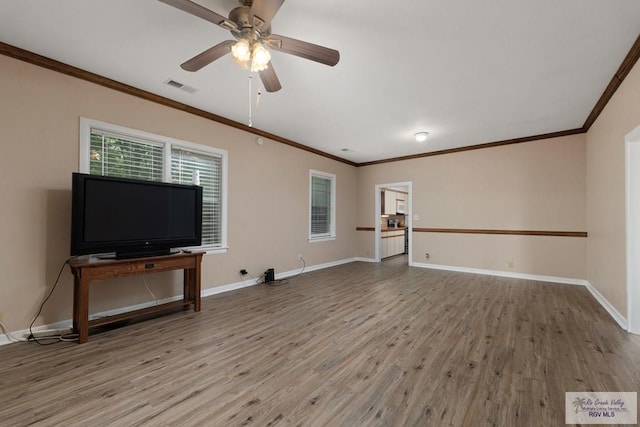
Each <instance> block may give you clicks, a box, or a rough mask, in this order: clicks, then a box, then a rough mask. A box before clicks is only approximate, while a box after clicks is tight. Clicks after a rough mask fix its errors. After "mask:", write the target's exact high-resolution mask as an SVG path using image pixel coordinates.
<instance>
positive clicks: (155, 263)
mask: <svg viewBox="0 0 640 427" xmlns="http://www.w3.org/2000/svg"><path fill="white" fill-rule="evenodd" d="M202 255H204V252H191V253H178V254H174V255H163V256H154V257H144V258H131V259H114V260H100V259H77V258H76V259H73V260H71V261H69V266H70V267H71V272H72V273H73V332H75V333H77V334H78V342H79V343H80V344H82V343H85V342H87V341H88V340H89V328H92V327H97V326H104V325H108V324H111V323H116V322H120V321H122V320H126V319H132V318H135V317H139V316H143V315H147V314H152V313H157V312H161V311H167V310H171V309H176V308H180V307H182V308H183V309H186V308H189V306H191V305H192V304H193V311H195V312H198V311H200V264H201V262H202ZM169 270H184V293H183V298H182V299H181V300H178V301H172V302H168V303H164V304H159V305H154V306H151V307H146V308H141V309H139V310H133V311H129V312H126V313H121V314H117V315H114V316H106V317H101V318H99V319H93V320H89V287H90V286H91V283H92V282H94V281H98V280H106V279H114V278H117V277H127V276H134V275H138V274H145V273H156V272H159V271H169Z"/></svg>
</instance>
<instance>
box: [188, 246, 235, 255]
mask: <svg viewBox="0 0 640 427" xmlns="http://www.w3.org/2000/svg"><path fill="white" fill-rule="evenodd" d="M185 249H187V250H190V251H193V252H204V254H205V255H211V254H226V253H227V250H229V248H228V247H224V248H220V247H217V246H215V247H212V246H192V247H190V248H185Z"/></svg>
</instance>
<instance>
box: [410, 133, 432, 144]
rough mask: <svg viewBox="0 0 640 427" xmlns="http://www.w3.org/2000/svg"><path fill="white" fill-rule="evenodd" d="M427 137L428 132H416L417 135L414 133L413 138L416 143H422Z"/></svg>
mask: <svg viewBox="0 0 640 427" xmlns="http://www.w3.org/2000/svg"><path fill="white" fill-rule="evenodd" d="M428 135H429V132H418V133H414V134H413V137H414V138H415V139H416V141H418V142H424V141H426V140H427V136H428Z"/></svg>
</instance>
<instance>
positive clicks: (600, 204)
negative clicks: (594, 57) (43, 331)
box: [0, 56, 640, 330]
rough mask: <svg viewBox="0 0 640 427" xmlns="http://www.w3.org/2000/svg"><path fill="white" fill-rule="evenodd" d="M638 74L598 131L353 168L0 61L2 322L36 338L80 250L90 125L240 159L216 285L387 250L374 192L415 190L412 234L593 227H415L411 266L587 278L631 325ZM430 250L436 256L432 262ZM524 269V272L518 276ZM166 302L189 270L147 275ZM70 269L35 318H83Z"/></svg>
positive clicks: (115, 293) (101, 295)
mask: <svg viewBox="0 0 640 427" xmlns="http://www.w3.org/2000/svg"><path fill="white" fill-rule="evenodd" d="M639 67H640V66H638V65H636V66H635V68H634V69H633V70H632V72H631V73H630V75H629V76H628V77H627V78H626V80H625V81H624V83H623V84H622V86H621V88H620V89H619V90H618V92H617V93H616V94H615V96H614V97H613V99H612V100H611V101H610V103H609V104H608V105H607V107H606V109H605V110H604V112H603V113H602V115H601V116H600V118H599V119H598V120H597V121H596V123H595V124H594V126H593V127H592V128H591V130H590V131H589V132H588V134H586V135H575V136H570V137H563V138H554V139H549V140H543V141H535V142H530V143H523V144H517V145H510V146H504V147H496V148H491V149H485V150H474V151H468V152H462V153H456V154H448V155H442V156H434V157H426V158H422V159H414V160H407V161H402V162H394V163H386V164H381V165H373V166H367V167H361V168H354V167H351V166H348V165H345V164H342V163H339V162H335V161H332V160H329V159H326V158H323V157H320V156H316V155H313V154H311V153H307V152H304V151H301V150H297V149H293V148H291V147H288V146H284V145H282V144H279V143H275V142H272V141H268V140H267V141H266V142H265V144H264V145H263V146H258V145H257V144H255V142H254V141H255V136H254V135H252V134H249V133H247V132H244V131H241V130H238V129H234V128H230V127H227V126H224V125H221V124H218V123H215V122H211V121H208V120H205V119H202V118H199V117H196V116H192V115H189V114H186V113H183V112H179V111H176V110H173V109H170V108H167V107H163V106H160V105H157V104H154V103H150V102H148V101H144V100H141V99H138V98H135V97H131V96H128V95H125V94H122V93H119V92H116V91H112V90H109V89H106V88H103V87H100V86H96V85H93V84H91V83H88V82H84V81H81V80H77V79H74V78H71V77H68V76H64V75H61V74H58V73H55V72H52V71H48V70H45V69H43V68H39V67H36V66H32V65H29V64H26V63H23V62H20V61H16V60H13V59H10V58H7V57H3V56H0V69H2V74H3V79H2V81H1V82H0V94H1V95H2V99H3V102H2V103H0V135H1V137H2V140H1V142H0V147H2V149H1V152H0V153H1V154H2V155H1V156H0V182H1V184H0V197H1V198H2V200H3V204H2V207H1V208H0V235H1V236H2V243H3V244H2V246H1V247H0V255H1V256H0V260H1V261H0V271H1V272H2V283H1V284H0V312H1V313H2V315H3V317H4V318H3V321H4V323H5V324H7V326H8V327H9V329H10V330H19V329H23V328H26V327H27V326H28V322H29V321H30V319H31V317H32V316H33V314H34V313H35V311H36V309H37V307H38V305H39V303H40V302H41V300H42V298H43V296H44V294H45V292H46V291H47V289H48V288H49V286H50V285H51V284H52V283H53V282H54V280H55V278H56V275H57V273H58V269H59V268H60V265H61V263H62V262H63V261H64V260H65V259H66V258H67V257H68V252H69V219H70V201H71V200H70V199H71V194H70V178H71V172H72V171H76V170H78V148H79V147H78V144H79V142H78V134H79V128H78V126H79V117H81V116H84V117H88V118H93V119H96V120H101V121H106V122H110V123H114V124H117V125H121V126H126V127H131V128H135V129H139V130H143V131H146V132H151V133H156V134H160V135H166V136H169V137H173V138H177V139H182V140H186V141H191V142H194V143H199V144H206V145H211V146H215V147H219V148H223V149H226V150H228V151H229V228H228V235H229V251H228V253H226V254H220V255H208V256H206V257H205V261H204V271H203V287H204V288H205V289H207V288H213V287H216V286H220V285H224V284H229V283H234V282H238V281H239V280H240V277H239V275H238V271H239V269H241V268H247V269H248V270H249V271H250V272H252V274H254V275H259V274H261V273H262V272H263V271H264V270H265V269H266V268H268V267H274V268H275V269H276V271H277V272H283V271H290V270H294V269H296V268H297V267H299V262H298V260H297V254H298V253H302V254H303V255H304V257H305V259H306V261H307V264H308V265H318V264H323V263H328V262H332V261H337V260H342V259H348V258H351V257H354V256H361V257H366V258H370V257H373V256H374V233H373V232H370V231H355V227H356V226H365V227H373V226H374V225H375V221H376V220H377V218H376V215H375V209H374V189H375V185H376V184H384V183H394V182H406V181H411V182H413V197H414V198H413V213H414V214H418V215H419V216H420V220H419V221H417V222H415V223H414V227H425V228H428V227H438V228H440V227H441V228H474V229H483V228H484V229H524V230H550V231H588V233H589V238H587V239H584V238H569V237H539V236H499V235H498V236H496V235H468V234H440V233H414V244H413V252H414V258H413V261H414V262H421V263H426V262H429V263H432V264H441V265H448V266H457V267H468V268H480V269H488V270H501V271H513V272H514V273H525V274H537V275H547V276H556V277H567V278H586V279H587V280H589V282H590V283H591V284H592V285H593V286H594V287H596V289H598V290H599V291H600V292H601V293H602V295H604V297H605V298H607V299H608V300H609V302H611V303H612V304H613V306H614V307H615V308H616V309H617V310H618V311H619V312H620V313H621V314H623V315H626V284H625V280H626V275H625V267H626V265H625V223H624V219H625V216H624V212H625V209H624V207H625V200H624V137H625V135H626V134H627V133H629V132H630V131H631V130H633V129H634V128H635V127H636V126H638V125H639V124H640V68H639ZM310 168H312V169H317V170H322V171H326V172H331V173H334V174H336V175H337V181H338V186H337V189H338V190H337V192H338V203H337V206H338V214H337V218H338V219H337V225H338V239H337V240H335V241H331V242H322V243H308V242H307V211H308V206H307V205H308V189H307V186H308V171H309V169H310ZM425 252H429V253H430V256H431V257H430V259H429V260H426V259H425V258H424V253H425ZM510 265H512V267H510ZM146 281H147V284H148V286H149V287H150V288H151V289H152V290H153V292H154V293H155V294H156V296H157V297H158V298H166V297H169V296H172V295H175V294H177V293H178V292H179V286H178V284H177V283H178V282H179V281H180V278H179V275H178V274H176V273H173V274H172V273H166V274H158V275H149V276H148V277H147V278H146ZM71 284H72V280H71V276H70V274H69V272H68V270H67V269H65V270H64V271H63V274H62V277H61V281H60V284H59V285H58V289H56V292H55V293H54V295H53V297H52V299H51V301H50V302H49V303H48V304H47V306H46V308H45V310H44V313H43V315H42V316H41V317H40V319H39V320H38V322H37V324H48V323H54V322H56V321H60V320H66V319H69V318H70V317H71V298H72V290H71V288H72V286H71ZM149 299H150V298H149V295H148V293H147V291H146V290H145V289H144V286H141V285H140V281H139V280H138V279H136V278H129V279H126V280H118V281H110V282H105V283H104V284H103V285H99V286H94V289H92V298H91V310H92V311H93V312H96V311H104V310H109V309H114V308H119V307H124V306H128V305H133V304H139V303H144V302H147V301H149Z"/></svg>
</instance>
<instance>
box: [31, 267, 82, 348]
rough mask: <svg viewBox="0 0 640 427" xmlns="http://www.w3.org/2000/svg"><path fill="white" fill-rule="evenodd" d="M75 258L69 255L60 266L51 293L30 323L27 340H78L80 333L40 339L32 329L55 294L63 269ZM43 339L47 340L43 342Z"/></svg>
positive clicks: (51, 341)
mask: <svg viewBox="0 0 640 427" xmlns="http://www.w3.org/2000/svg"><path fill="white" fill-rule="evenodd" d="M74 258H76V257H75V256H72V257H69V258H67V259H66V260H65V262H63V263H62V266H61V267H60V271H58V276H57V277H56V281H55V282H54V283H53V286H52V287H51V290H50V291H49V294H47V296H46V297H45V299H44V300H43V301H42V304H40V307H39V308H38V312H37V313H36V315H35V316H34V317H33V320H32V321H31V324H30V325H29V336H28V337H27V341H29V342H35V343H36V344H39V345H51V344H55V343H57V342H59V341H76V340H77V339H78V334H65V335H55V336H50V337H40V338H39V339H38V338H36V337H35V336H34V335H33V329H32V328H33V324H34V323H35V322H36V320H37V319H38V316H40V313H42V309H43V308H44V305H45V304H46V303H47V301H49V298H51V295H52V294H53V291H54V290H55V289H56V286H58V282H59V281H60V276H61V275H62V271H63V270H64V267H65V266H66V265H67V264H69V261H71V260H72V259H74ZM43 341H47V342H43Z"/></svg>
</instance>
